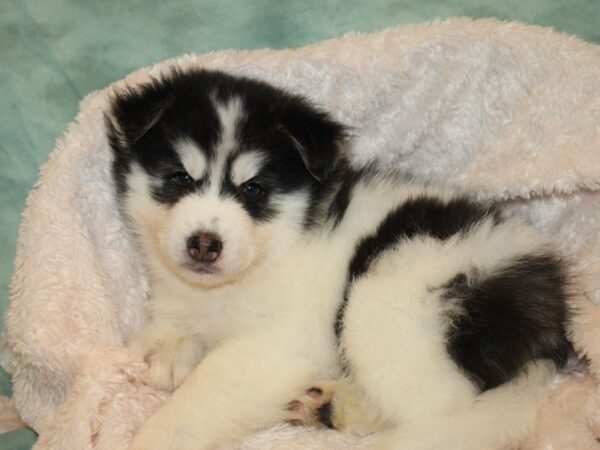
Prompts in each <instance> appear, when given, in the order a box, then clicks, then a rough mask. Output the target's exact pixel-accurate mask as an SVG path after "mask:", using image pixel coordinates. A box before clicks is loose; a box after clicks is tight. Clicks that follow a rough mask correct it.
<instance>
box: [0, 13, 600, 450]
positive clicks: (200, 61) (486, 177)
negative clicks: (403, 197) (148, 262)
mask: <svg viewBox="0 0 600 450" xmlns="http://www.w3.org/2000/svg"><path fill="white" fill-rule="evenodd" d="M172 65H177V66H180V67H190V66H202V67H210V68H219V69H223V70H226V71H229V72H232V73H235V74H244V75H248V76H252V77H256V78H260V79H264V80H267V81H269V82H271V83H274V84H275V85H278V86H283V87H285V88H288V89H291V90H293V91H296V92H300V93H304V94H306V95H307V96H308V97H309V98H311V99H312V100H314V101H315V102H316V103H318V104H320V105H322V106H323V107H324V108H326V109H327V110H329V111H331V113H332V114H333V115H334V116H335V117H336V118H337V119H338V120H340V121H341V122H343V123H345V124H347V125H350V126H351V127H353V131H354V134H355V136H356V137H355V138H354V140H353V142H352V145H351V148H350V151H351V152H352V154H353V156H354V158H355V161H356V162H357V164H361V163H364V162H368V161H371V160H373V159H377V160H379V161H380V162H381V163H382V164H386V165H393V166H395V167H398V168H401V169H402V170H404V171H405V172H408V173H410V174H412V175H414V176H415V177H417V178H420V179H427V180H431V181H434V182H439V183H445V184H447V185H453V186H458V187H461V188H464V189H467V190H469V191H473V192H475V193H477V194H478V195H480V196H485V197H496V198H500V199H503V200H506V201H507V202H509V203H510V204H511V205H512V207H513V208H515V209H516V210H519V211H520V212H521V213H523V214H526V215H528V216H529V217H531V219H532V220H533V222H534V223H535V225H536V226H537V227H539V228H540V230H542V232H544V233H548V234H549V235H551V236H552V237H553V238H554V239H555V240H556V242H557V243H558V245H559V246H560V247H561V248H562V249H564V251H565V252H567V253H568V254H569V255H571V256H572V257H573V259H574V260H575V261H576V262H577V263H578V264H579V266H580V268H581V273H582V275H581V277H580V279H579V281H578V286H579V287H578V289H577V296H576V300H575V305H574V306H576V307H577V308H578V311H579V314H580V315H579V316H578V319H577V320H576V321H575V323H574V326H573V340H574V342H575V344H576V346H577V348H578V349H579V350H580V351H581V354H582V355H585V356H586V359H587V360H588V362H589V368H588V369H580V370H574V371H571V372H570V373H568V374H564V375H562V376H561V377H560V378H559V379H557V382H556V383H555V386H554V388H553V389H552V392H551V395H550V397H549V399H548V401H547V403H546V404H545V405H544V406H543V408H541V410H540V420H539V426H538V429H537V434H536V436H535V438H534V439H532V440H531V442H529V443H527V444H526V446H527V447H528V448H540V449H541V448H557V449H558V448H560V449H564V448H570V449H574V448H591V447H592V446H594V445H597V443H596V442H597V441H596V438H597V436H600V392H599V390H598V389H599V383H598V381H599V380H600V378H599V377H600V310H599V309H598V308H599V306H600V277H598V274H599V273H600V235H599V230H600V194H599V193H598V190H599V189H600V48H598V47H596V46H593V45H589V44H586V43H583V42H581V41H579V40H577V39H575V38H572V37H569V36H566V35H562V34H558V33H554V32H552V31H551V30H548V29H541V28H538V27H532V26H525V25H521V24H518V23H500V22H497V21H492V20H477V21H472V20H468V19H455V20H450V21H446V22H433V23H427V24H423V25H418V26H409V27H402V28H397V29H391V30H387V31H383V32H380V33H375V34H371V35H356V34H350V35H347V36H345V37H343V38H341V39H336V40H330V41H326V42H322V43H318V44H315V45H311V46H308V47H304V48H301V49H297V50H281V51H274V50H261V51H251V52H235V51H224V52H216V53H209V54H203V55H186V56H182V57H179V58H176V59H173V60H169V61H164V62H161V63H159V64H157V65H156V66H154V67H151V68H149V69H141V70H139V71H137V72H135V73H134V74H132V75H130V76H128V77H127V78H126V79H125V80H122V81H119V82H117V83H114V84H113V85H111V86H109V87H108V88H107V89H104V90H102V91H99V92H95V93H93V94H90V95H89V96H88V97H86V98H85V100H83V102H82V103H81V108H80V112H79V114H78V116H77V119H76V120H75V122H74V123H72V124H71V125H70V126H69V128H68V130H67V133H66V134H65V136H64V137H63V138H62V139H61V140H60V141H59V142H58V143H57V146H56V150H55V151H54V152H53V153H52V155H51V157H50V160H49V161H48V162H47V163H46V164H45V165H44V167H43V168H42V170H41V174H40V181H39V183H38V184H37V186H36V188H35V189H34V190H33V191H32V192H31V194H30V196H29V199H28V202H27V209H26V211H25V213H24V215H23V221H22V224H21V228H20V234H19V243H18V254H17V259H16V272H15V275H14V280H13V284H12V302H11V305H10V309H9V312H8V314H7V318H6V330H7V338H8V343H9V347H10V351H11V352H12V360H11V361H10V371H11V372H12V377H13V380H14V402H15V405H16V407H17V409H18V411H19V412H20V414H21V416H22V418H23V420H25V421H26V422H27V423H28V424H29V425H31V426H32V427H33V428H34V429H35V430H36V431H37V432H38V433H39V434H40V438H39V441H38V443H37V444H36V447H35V448H36V449H38V450H39V449H51V448H52V449H58V448H60V449H92V448H94V449H107V450H119V449H125V448H127V446H128V443H129V441H130V438H131V436H132V434H133V433H134V431H135V430H136V428H138V426H139V425H140V424H141V423H142V422H143V421H144V420H145V418H146V417H147V416H148V415H149V414H151V412H152V411H153V410H154V409H155V408H156V407H158V406H159V404H160V403H161V401H163V399H164V394H161V393H159V392H156V391H155V390H153V389H152V388H151V387H149V386H146V385H144V384H143V383H141V381H140V373H141V369H142V364H141V363H139V362H136V361H133V360H132V358H131V356H130V354H129V353H128V352H127V351H126V349H125V348H124V347H123V342H124V340H125V339H126V338H127V337H128V336H129V335H130V334H132V333H133V332H135V331H136V330H138V329H139V328H140V327H141V326H142V325H143V323H144V302H145V299H146V297H147V294H148V283H147V279H146V274H145V272H144V270H143V268H142V266H141V265H140V262H139V260H138V258H137V255H136V253H135V252H134V250H133V246H132V244H131V242H130V237H129V236H128V234H127V232H126V230H125V228H124V227H123V224H122V222H121V219H120V217H119V215H118V213H117V210H116V208H115V198H114V195H113V188H112V185H111V179H110V161H111V155H110V151H109V148H108V144H107V142H106V138H105V135H104V129H103V117H102V115H103V111H104V109H105V108H106V105H107V98H108V96H109V94H110V93H111V92H112V91H113V90H114V89H118V88H121V87H123V86H126V85H127V86H131V85H135V84H137V83H140V82H143V81H145V80H148V78H149V77H150V76H152V75H157V74H159V73H160V72H162V71H164V70H165V69H167V68H168V67H170V66H172ZM2 404H4V402H0V405H2ZM374 438H375V437H373V436H371V437H367V438H358V437H352V436H343V435H341V434H339V433H336V432H333V431H328V432H315V431H307V430H303V429H301V428H293V427H288V426H285V425H279V426H277V427H275V428H273V429H271V430H265V431H262V432H260V433H258V434H256V435H254V436H250V437H248V438H247V439H246V440H245V441H244V442H242V443H240V444H239V445H238V446H237V447H236V448H238V449H262V450H264V449H270V448H273V449H274V448H278V449H281V448H290V449H291V448H298V449H308V448H314V449H317V448H323V449H337V448H339V449H347V448H362V447H363V446H365V445H366V444H367V443H368V442H369V441H370V440H371V439H374Z"/></svg>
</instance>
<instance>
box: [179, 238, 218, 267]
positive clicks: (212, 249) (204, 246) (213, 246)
mask: <svg viewBox="0 0 600 450" xmlns="http://www.w3.org/2000/svg"><path fill="white" fill-rule="evenodd" d="M187 248H188V253H189V255H190V256H191V257H192V258H194V259H195V260H196V261H200V262H203V263H213V262H215V261H216V260H217V258H219V255H220V254H221V251H222V250H223V242H222V241H221V239H219V236H218V235H216V234H214V233H207V232H204V231H201V232H199V233H196V234H194V235H193V236H192V237H190V238H189V239H188V241H187Z"/></svg>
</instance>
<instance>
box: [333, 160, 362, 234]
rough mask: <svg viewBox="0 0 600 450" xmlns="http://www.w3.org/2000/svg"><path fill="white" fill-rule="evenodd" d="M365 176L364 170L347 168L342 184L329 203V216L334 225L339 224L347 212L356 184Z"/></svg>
mask: <svg viewBox="0 0 600 450" xmlns="http://www.w3.org/2000/svg"><path fill="white" fill-rule="evenodd" d="M363 178H364V171H362V170H360V171H355V170H351V169H347V173H346V174H345V177H344V179H343V180H342V184H341V186H340V187H339V188H338V190H337V192H336V194H335V197H334V198H333V201H332V202H331V203H330V205H329V211H327V218H328V219H331V220H333V224H334V226H337V225H338V224H339V223H340V222H341V221H342V219H343V218H344V214H345V213H346V210H347V209H348V205H349V204H350V200H351V198H352V191H353V190H354V187H355V186H356V184H357V183H358V182H359V181H360V180H361V179H363Z"/></svg>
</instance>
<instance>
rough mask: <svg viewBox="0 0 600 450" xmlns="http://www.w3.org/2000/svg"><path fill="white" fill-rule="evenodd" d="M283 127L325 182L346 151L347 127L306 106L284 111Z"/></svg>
mask: <svg viewBox="0 0 600 450" xmlns="http://www.w3.org/2000/svg"><path fill="white" fill-rule="evenodd" d="M283 127H284V129H285V131H286V132H287V133H288V135H289V136H290V137H291V138H292V140H293V142H294V145H295V146H296V150H297V151H298V153H299V154H300V157H301V158H302V161H303V162H304V165H305V166H306V168H307V169H308V172H309V173H310V174H311V175H312V176H313V178H315V179H316V180H317V181H319V182H321V183H322V182H323V181H325V180H326V179H327V176H328V175H329V173H330V172H331V170H332V169H333V168H334V167H335V163H336V160H337V159H338V157H339V155H340V152H341V150H342V146H343V144H344V141H345V139H346V128H345V127H344V126H343V125H342V124H340V123H338V122H336V121H335V120H333V119H332V118H331V117H329V115H328V114H326V113H324V112H322V111H319V110H318V109H316V108H313V107H311V106H309V105H307V104H306V103H304V104H300V105H296V106H294V107H291V108H289V109H287V110H286V111H285V112H284V118H283Z"/></svg>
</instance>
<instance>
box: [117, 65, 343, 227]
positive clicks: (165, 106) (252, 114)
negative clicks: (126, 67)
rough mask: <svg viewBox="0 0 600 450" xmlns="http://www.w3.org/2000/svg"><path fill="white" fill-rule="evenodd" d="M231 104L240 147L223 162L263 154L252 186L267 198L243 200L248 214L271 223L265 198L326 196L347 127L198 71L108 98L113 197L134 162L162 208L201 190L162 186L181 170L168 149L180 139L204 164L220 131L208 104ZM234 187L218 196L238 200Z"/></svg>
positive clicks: (281, 96)
mask: <svg viewBox="0 0 600 450" xmlns="http://www.w3.org/2000/svg"><path fill="white" fill-rule="evenodd" d="M233 99H236V100H239V101H240V102H241V111H242V113H243V116H242V117H240V120H239V121H238V123H237V128H236V130H234V132H235V141H236V143H237V146H238V148H235V149H232V153H231V155H230V156H231V157H230V161H229V163H230V164H231V161H232V160H233V158H234V157H235V156H236V155H239V154H240V153H242V152H244V151H259V152H262V153H263V154H264V155H265V162H266V163H265V164H264V166H263V168H262V170H261V172H260V174H259V175H257V180H256V181H257V182H259V183H261V185H263V186H264V187H265V188H266V190H267V191H268V193H269V195H268V196H266V197H264V198H263V201H262V202H261V203H259V202H254V203H251V202H242V203H243V206H244V207H245V208H246V210H247V211H248V213H249V214H250V215H251V216H252V217H253V218H254V219H255V220H256V221H265V220H269V219H271V218H272V217H274V216H275V215H276V213H277V211H276V210H275V207H274V205H273V204H271V203H270V199H272V198H273V197H274V196H276V195H277V194H287V193H291V192H294V191H297V190H305V191H307V192H308V193H309V198H310V201H311V202H315V203H318V202H319V201H321V197H322V195H324V194H325V193H326V189H325V188H323V187H321V186H322V184H323V183H324V182H325V180H326V179H328V177H329V175H330V173H331V171H332V170H333V168H334V167H335V165H336V161H337V158H338V155H339V151H340V143H341V142H342V141H343V140H344V138H345V128H344V127H343V126H342V125H340V124H339V123H337V122H335V121H334V120H333V119H331V118H330V117H329V116H328V115H327V114H326V113H325V112H323V111H321V110H320V109H318V108H316V107H315V106H313V105H312V104H311V103H310V102H309V101H307V100H306V99H304V98H302V97H300V96H297V95H294V94H291V93H288V92H286V91H284V90H281V89H278V88H275V87H273V86H271V85H269V84H267V83H263V82H261V81H257V80H253V79H249V78H245V77H236V76H231V75H228V74H225V73H222V72H218V71H209V70H200V69H193V70H186V71H182V70H177V69H173V71H172V72H171V73H170V74H168V75H165V76H163V77H162V78H160V79H156V80H154V81H152V82H150V83H146V84H144V85H142V86H140V87H137V88H135V89H131V90H129V91H126V92H123V93H121V94H118V95H116V96H114V97H113V100H112V105H111V112H110V114H109V115H108V117H109V118H107V121H106V125H107V133H108V137H109V141H110V143H111V146H112V149H113V152H114V155H115V160H114V164H113V174H114V178H115V180H116V182H117V187H118V188H117V190H118V193H119V194H120V195H122V194H123V193H124V192H125V190H126V179H127V175H128V174H129V172H130V170H131V164H132V162H133V161H135V162H137V163H138V164H140V165H141V166H142V168H143V169H144V170H145V171H146V172H147V173H148V174H149V175H151V176H152V177H153V178H154V181H155V183H154V184H153V186H154V187H153V192H152V195H153V197H154V198H155V199H156V200H157V201H159V202H161V203H164V204H167V205H172V204H174V203H176V202H177V201H178V200H179V199H180V198H181V197H182V196H185V195H189V194H190V193H192V192H194V191H195V190H202V189H203V188H204V186H205V185H206V183H207V180H201V181H200V182H199V183H198V185H197V186H193V187H187V188H185V189H180V188H181V187H179V186H173V185H171V184H169V183H166V180H167V178H168V177H169V175H172V174H173V173H175V172H177V171H181V170H183V167H182V166H181V163H180V162H179V157H178V156H177V155H176V153H175V149H174V148H173V145H174V143H175V142H176V141H177V140H178V139H186V140H191V141H192V142H194V143H195V144H196V145H197V146H198V148H199V149H201V151H202V152H203V153H204V156H205V158H206V159H207V161H211V160H213V159H214V158H215V157H216V155H215V152H216V149H217V147H216V145H217V144H218V143H219V142H220V138H221V135H222V132H223V129H222V124H221V123H220V120H219V115H218V112H217V111H216V109H215V104H214V102H215V101H216V102H217V103H219V104H227V103H228V102H229V101H230V100H233ZM209 176H210V175H209ZM156 181H158V182H156ZM177 188H179V189H177ZM238 188H239V187H238V186H234V185H233V184H232V183H231V182H230V181H229V180H226V181H225V182H223V183H222V186H221V192H222V193H223V194H224V195H227V196H232V197H234V198H236V199H238V200H240V201H241V200H242V199H241V197H240V196H239V193H238V191H239V189H238ZM309 209H310V208H309ZM313 209H314V208H313ZM307 221H308V220H307Z"/></svg>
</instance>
